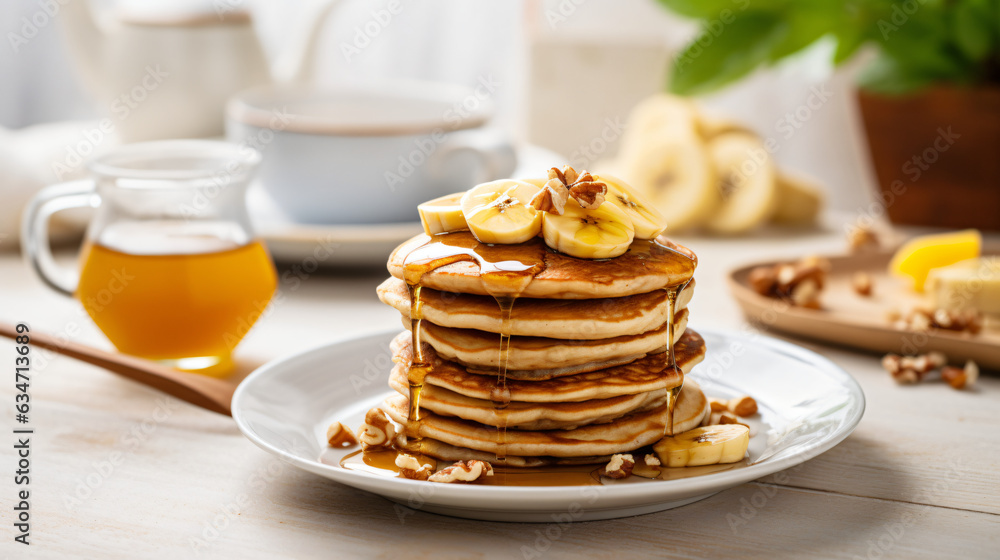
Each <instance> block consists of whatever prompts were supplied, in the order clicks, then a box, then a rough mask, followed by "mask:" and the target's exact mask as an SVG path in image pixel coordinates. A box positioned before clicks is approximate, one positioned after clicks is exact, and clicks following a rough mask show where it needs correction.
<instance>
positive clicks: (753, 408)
mask: <svg viewBox="0 0 1000 560" xmlns="http://www.w3.org/2000/svg"><path fill="white" fill-rule="evenodd" d="M726 408H727V410H729V412H732V413H733V414H735V415H737V416H742V417H744V418H745V417H747V416H753V415H754V414H757V401H756V400H754V398H753V397H751V396H750V395H743V396H742V397H736V398H735V399H729V401H728V402H727V403H726Z"/></svg>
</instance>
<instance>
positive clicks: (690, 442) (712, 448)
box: [653, 424, 750, 467]
mask: <svg viewBox="0 0 1000 560" xmlns="http://www.w3.org/2000/svg"><path fill="white" fill-rule="evenodd" d="M749 445H750V428H747V427H746V426H744V425H742V424H722V425H717V426H703V427H701V428H695V429H693V430H688V431H686V432H683V433H680V434H677V435H675V436H667V437H665V438H663V439H661V440H660V441H658V442H656V445H654V446H653V451H655V452H656V454H657V455H658V456H659V457H660V462H661V463H663V466H665V467H699V466H702V465H718V464H724V463H736V462H738V461H742V460H743V457H744V456H745V455H746V452H747V446H749Z"/></svg>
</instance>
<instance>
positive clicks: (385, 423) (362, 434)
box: [358, 408, 396, 451]
mask: <svg viewBox="0 0 1000 560" xmlns="http://www.w3.org/2000/svg"><path fill="white" fill-rule="evenodd" d="M395 437H396V426H395V425H393V423H392V421H391V420H389V416H388V415H386V413H385V411H384V410H382V409H381V408H373V409H371V410H369V411H368V413H367V414H365V423H364V424H362V425H361V428H360V429H359V430H358V440H360V441H361V449H363V450H365V451H367V450H369V449H377V448H385V449H388V448H390V447H392V441H393V438H395Z"/></svg>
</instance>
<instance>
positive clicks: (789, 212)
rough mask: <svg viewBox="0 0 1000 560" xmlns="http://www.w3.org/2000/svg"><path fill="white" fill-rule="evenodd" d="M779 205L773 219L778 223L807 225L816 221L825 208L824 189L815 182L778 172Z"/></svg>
mask: <svg viewBox="0 0 1000 560" xmlns="http://www.w3.org/2000/svg"><path fill="white" fill-rule="evenodd" d="M777 187H778V205H777V207H776V208H775V209H774V216H772V217H771V221H772V222H774V223H776V224H789V225H805V224H813V223H816V218H817V217H819V212H820V210H822V209H823V191H821V190H820V188H819V187H817V186H816V185H815V184H814V183H812V182H810V181H807V180H805V179H801V178H798V177H790V176H788V175H785V174H784V173H780V172H779V173H778V176H777Z"/></svg>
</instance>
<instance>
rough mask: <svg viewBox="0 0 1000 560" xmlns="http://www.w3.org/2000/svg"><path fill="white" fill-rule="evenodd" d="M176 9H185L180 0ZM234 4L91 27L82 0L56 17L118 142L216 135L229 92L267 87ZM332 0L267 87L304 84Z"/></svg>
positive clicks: (123, 16) (318, 6)
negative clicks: (103, 108) (261, 85)
mask: <svg viewBox="0 0 1000 560" xmlns="http://www.w3.org/2000/svg"><path fill="white" fill-rule="evenodd" d="M180 4H186V3H184V2H181V3H180ZM240 4H242V2H238V1H236V0H229V1H227V0H217V1H216V2H214V3H212V4H210V6H211V7H213V8H214V9H212V10H206V9H202V10H201V11H192V10H190V9H188V10H177V9H176V5H177V4H175V3H165V4H162V5H161V7H162V8H165V9H172V11H169V12H167V11H164V10H163V9H161V10H159V11H157V12H150V10H148V9H147V10H144V11H143V12H136V11H135V10H132V11H131V12H122V13H118V14H117V15H116V17H115V18H114V19H113V20H112V21H109V22H103V21H98V20H96V19H95V17H94V14H93V13H92V12H91V10H90V8H89V6H88V4H87V0H71V1H70V2H68V3H66V4H65V5H63V6H62V8H61V13H60V14H59V17H58V18H56V19H57V20H58V21H59V22H60V24H61V25H62V27H63V31H64V33H65V35H66V38H67V40H68V43H69V45H70V50H71V52H72V54H73V57H74V59H75V62H76V64H77V66H78V67H79V68H80V70H81V74H82V78H83V80H84V83H85V84H86V86H87V87H88V88H89V89H90V90H91V91H92V92H94V93H95V94H96V95H97V97H98V98H99V100H100V102H101V103H102V104H104V106H105V108H106V112H107V113H108V114H109V117H108V118H109V119H110V121H111V122H112V124H113V125H114V127H115V132H116V133H117V135H118V136H119V137H120V138H121V139H122V140H123V141H125V142H134V141H141V140H151V139H161V138H191V137H208V136H221V135H222V134H223V132H224V126H223V121H224V109H223V108H224V106H225V103H226V100H227V99H228V98H229V97H230V96H231V95H233V94H234V93H236V92H237V91H240V90H243V89H246V88H248V87H251V86H255V85H260V84H265V83H269V82H271V81H272V73H271V71H270V68H269V67H268V64H267V61H266V58H265V56H264V52H263V49H262V48H261V45H260V41H259V40H258V37H257V35H256V33H255V31H254V28H253V25H252V22H251V19H250V14H249V13H248V12H246V11H245V10H242V9H240V8H239V5H240ZM335 4H336V0H319V1H317V2H315V3H314V4H313V6H312V8H313V9H312V13H311V14H310V16H309V22H310V24H309V29H308V30H306V31H305V32H303V33H296V34H293V35H292V38H293V40H294V43H293V44H292V45H290V48H289V49H288V51H287V52H286V53H284V56H283V57H281V58H280V59H279V60H278V61H277V62H276V64H275V67H274V74H273V81H279V82H288V81H304V80H306V79H308V78H309V72H310V71H311V68H312V59H313V54H314V53H313V51H314V48H315V43H316V37H317V36H318V35H319V31H320V29H321V28H322V23H323V21H324V20H325V19H326V17H327V15H328V14H329V12H330V10H331V9H332V7H333V6H334V5H335Z"/></svg>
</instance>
